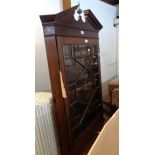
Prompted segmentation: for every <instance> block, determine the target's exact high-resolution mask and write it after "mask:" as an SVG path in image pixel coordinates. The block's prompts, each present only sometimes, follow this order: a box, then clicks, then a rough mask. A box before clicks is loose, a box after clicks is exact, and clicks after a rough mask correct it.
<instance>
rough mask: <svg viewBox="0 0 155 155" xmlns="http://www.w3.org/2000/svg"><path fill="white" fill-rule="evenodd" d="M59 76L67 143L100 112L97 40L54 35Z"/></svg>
mask: <svg viewBox="0 0 155 155" xmlns="http://www.w3.org/2000/svg"><path fill="white" fill-rule="evenodd" d="M57 44H58V55H59V63H60V74H61V75H60V76H61V82H62V91H63V93H62V94H63V95H64V96H63V97H64V104H65V105H64V106H65V111H66V118H67V120H66V121H67V126H68V134H69V139H70V142H71V143H74V140H76V138H78V137H79V136H80V135H81V133H82V132H83V131H84V130H85V129H86V128H87V127H88V126H89V124H90V123H91V122H92V120H93V119H95V117H96V116H97V115H98V114H99V113H100V112H101V111H102V103H101V98H102V93H101V80H100V58H99V48H98V47H99V46H98V40H97V39H85V38H70V37H58V38H57Z"/></svg>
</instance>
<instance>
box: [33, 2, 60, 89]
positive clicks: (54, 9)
mask: <svg viewBox="0 0 155 155" xmlns="http://www.w3.org/2000/svg"><path fill="white" fill-rule="evenodd" d="M60 8H61V7H60V1H59V0H37V1H36V8H35V11H36V14H35V90H36V91H46V90H50V89H51V88H50V87H51V86H50V79H49V73H48V65H47V57H46V51H45V42H44V37H43V28H42V25H41V21H40V18H39V15H44V14H54V13H58V12H60Z"/></svg>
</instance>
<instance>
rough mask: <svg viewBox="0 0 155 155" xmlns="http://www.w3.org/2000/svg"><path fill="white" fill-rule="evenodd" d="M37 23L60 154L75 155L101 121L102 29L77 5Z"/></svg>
mask: <svg viewBox="0 0 155 155" xmlns="http://www.w3.org/2000/svg"><path fill="white" fill-rule="evenodd" d="M82 14H83V16H82ZM75 15H76V16H75ZM83 17H84V18H83ZM40 19H41V22H42V26H43V32H44V39H45V45H46V53H47V60H48V68H49V74H50V81H51V88H52V95H53V106H54V114H55V121H56V128H57V132H58V139H59V146H60V153H61V155H72V154H73V155H75V154H78V150H80V148H82V146H84V145H87V143H89V140H90V139H91V137H93V136H94V132H97V129H98V126H99V124H101V122H103V121H104V120H103V108H102V107H103V106H102V88H101V87H102V86H101V74H100V55H99V37H98V32H99V31H100V30H101V29H102V25H101V24H100V22H99V21H98V20H97V18H96V17H95V16H94V14H93V13H92V12H91V10H84V11H83V12H82V10H81V9H80V8H79V5H77V6H74V7H72V8H70V9H68V10H65V11H63V12H60V13H58V14H54V15H41V16H40ZM83 19H84V21H83Z"/></svg>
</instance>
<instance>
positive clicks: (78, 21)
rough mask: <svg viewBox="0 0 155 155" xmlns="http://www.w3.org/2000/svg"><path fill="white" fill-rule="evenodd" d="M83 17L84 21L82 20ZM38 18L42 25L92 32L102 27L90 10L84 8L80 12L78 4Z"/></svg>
mask: <svg viewBox="0 0 155 155" xmlns="http://www.w3.org/2000/svg"><path fill="white" fill-rule="evenodd" d="M75 14H76V15H75ZM75 17H76V18H75ZM83 18H84V19H85V21H83V20H82V19H83ZM40 19H41V22H42V25H43V27H47V26H53V27H54V28H55V27H63V28H71V29H80V30H85V31H92V32H98V31H99V30H101V29H102V25H101V23H100V22H99V21H98V20H97V18H96V17H95V16H94V14H93V13H92V12H91V10H84V11H83V12H82V10H81V9H80V8H79V5H76V6H74V7H72V8H70V9H67V10H65V11H62V12H60V13H58V14H52V15H40Z"/></svg>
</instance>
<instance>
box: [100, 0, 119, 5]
mask: <svg viewBox="0 0 155 155" xmlns="http://www.w3.org/2000/svg"><path fill="white" fill-rule="evenodd" d="M101 1H103V2H105V3H108V4H111V5H118V4H119V0H101Z"/></svg>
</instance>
